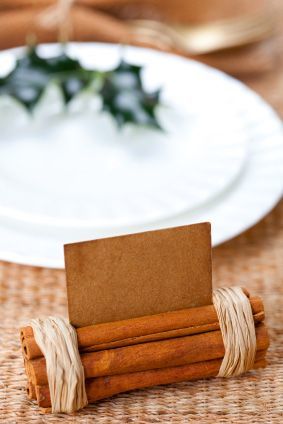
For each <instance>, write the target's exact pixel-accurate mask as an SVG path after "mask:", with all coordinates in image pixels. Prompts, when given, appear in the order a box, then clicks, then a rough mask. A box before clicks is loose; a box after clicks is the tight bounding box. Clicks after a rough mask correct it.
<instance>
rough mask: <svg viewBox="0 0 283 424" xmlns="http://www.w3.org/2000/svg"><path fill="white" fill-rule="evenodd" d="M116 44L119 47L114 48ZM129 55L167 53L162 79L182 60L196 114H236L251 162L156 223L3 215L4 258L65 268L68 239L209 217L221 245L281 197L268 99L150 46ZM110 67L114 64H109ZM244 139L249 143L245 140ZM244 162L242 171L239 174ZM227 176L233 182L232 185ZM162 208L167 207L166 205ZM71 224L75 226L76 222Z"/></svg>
mask: <svg viewBox="0 0 283 424" xmlns="http://www.w3.org/2000/svg"><path fill="white" fill-rule="evenodd" d="M98 48H101V49H104V48H105V47H104V46H98ZM111 48H114V49H115V47H111ZM113 51H114V50H113ZM132 52H134V53H132ZM128 54H129V55H130V54H136V57H137V58H138V59H139V61H140V62H141V63H143V61H144V60H145V58H146V57H149V56H150V57H151V60H152V61H154V60H158V61H160V60H161V58H162V57H163V56H166V60H167V64H168V66H167V68H166V69H164V68H163V69H162V74H161V75H160V76H159V77H160V80H162V78H165V77H164V74H165V73H166V72H167V71H168V72H170V74H171V75H172V73H171V68H170V66H169V65H170V63H171V62H174V61H177V62H178V63H180V75H178V79H179V80H180V79H181V77H182V78H183V77H184V75H183V76H182V72H181V68H182V67H183V66H184V67H185V69H186V72H187V73H186V75H189V76H190V78H187V80H188V81H189V82H188V84H189V85H190V89H191V92H192V93H193V92H195V93H199V95H198V96H197V95H193V94H192V96H193V98H194V99H195V101H196V103H195V104H194V105H193V106H192V110H191V113H192V115H193V114H194V113H196V114H197V113H199V112H201V105H202V104H203V105H205V104H208V105H209V107H210V108H212V107H213V108H214V110H217V111H218V113H220V111H223V118H222V121H226V117H227V120H228V119H229V122H231V121H233V117H234V118H235V121H233V122H238V123H240V124H238V125H235V126H232V128H233V130H234V129H235V128H236V130H237V131H236V134H237V136H238V134H239V140H247V141H248V148H249V156H248V160H246V161H245V155H243V156H242V159H241V161H239V162H238V163H240V166H239V168H238V171H237V172H235V173H234V176H233V177H232V178H230V179H227V180H226V190H224V187H225V184H223V185H222V189H220V190H216V191H215V192H214V193H213V196H210V197H209V196H208V197H207V200H208V198H210V201H209V202H207V203H206V204H202V205H201V206H198V207H196V208H195V209H191V210H190V211H188V212H186V213H180V214H178V215H177V214H176V215H175V216H173V217H171V218H169V219H160V220H159V221H155V222H152V223H149V222H148V223H147V224H143V225H128V226H123V227H120V228H118V227H116V228H114V227H113V228H110V227H107V226H106V227H104V226H101V227H99V228H93V229H92V230H91V229H90V228H89V227H85V228H83V227H80V228H78V227H74V228H73V229H72V231H70V232H69V233H68V234H66V233H65V231H66V228H65V229H63V231H62V229H61V227H59V226H58V227H56V225H55V226H54V225H53V224H54V223H53V222H52V223H51V224H52V225H50V223H48V222H45V223H41V221H40V220H41V218H42V217H41V216H40V217H39V220H38V222H37V223H34V222H30V223H28V220H27V221H25V225H23V221H22V217H20V219H14V218H15V217H14V218H13V219H11V217H10V216H7V217H6V218H5V217H4V216H2V218H1V219H0V257H1V259H6V260H10V261H16V262H21V263H28V264H32V265H41V266H50V267H63V243H65V242H70V241H76V240H83V239H92V238H96V237H102V236H109V235H115V234H125V233H130V232H136V231H144V230H147V229H153V228H162V227H168V226H174V225H182V224H187V223H192V222H199V221H206V220H208V221H211V222H212V230H213V244H214V245H216V244H219V243H221V242H223V241H225V240H228V239H229V238H231V237H233V236H235V235H237V234H239V233H240V232H242V231H244V230H245V229H247V228H249V227H250V226H251V225H253V224H254V223H256V222H257V221H258V220H259V219H261V218H262V217H263V216H264V215H265V214H266V213H267V212H268V211H269V210H270V209H271V208H272V207H273V206H274V205H275V203H276V202H277V201H278V200H279V199H280V197H281V196H282V187H283V166H282V163H283V137H282V125H281V121H280V120H279V118H278V117H277V116H276V114H275V113H274V112H273V111H272V109H271V108H270V107H269V106H268V105H267V104H266V103H265V102H263V101H262V100H261V99H260V98H259V97H258V96H257V95H256V94H255V93H253V92H252V91H251V90H249V89H248V88H246V87H245V86H244V85H242V84H241V83H239V82H237V81H235V80H233V79H232V78H230V77H228V76H226V75H225V74H223V73H221V72H218V71H215V70H213V69H211V68H208V67H206V66H204V65H201V64H198V63H195V62H192V61H187V60H184V59H179V58H175V57H174V56H169V58H170V59H168V55H164V54H163V53H155V52H152V51H149V50H146V49H139V50H138V49H134V48H127V51H126V55H128ZM148 55H149V56H148ZM154 58H155V59H154ZM114 59H115V58H114ZM164 60H165V59H164ZM106 65H107V66H109V63H106ZM106 65H105V66H106ZM172 66H173V65H172ZM154 83H156V82H155V81H152V84H154ZM207 97H208V98H207ZM185 100H186V99H184V102H185ZM187 100H188V99H187ZM212 100H213V102H212ZM197 101H198V103H197ZM207 102H208V103H207ZM212 103H213V105H212ZM194 108H195V109H194ZM204 108H205V106H204ZM239 117H240V118H241V119H240V120H239ZM203 126H204V127H205V126H206V121H203ZM234 135H235V133H234V132H232V133H231V132H230V133H228V134H227V138H229V137H232V138H233V137H234ZM241 143H242V144H243V145H244V141H242V142H241ZM206 147H207V145H206ZM243 163H244V169H243V172H241V173H239V170H240V168H241V166H242V165H243ZM210 177H211V175H207V176H206V179H207V180H208V181H209V180H210ZM212 177H213V176H212ZM228 180H229V184H228V185H227V182H228ZM231 182H232V185H231ZM217 193H218V194H217ZM182 195H184V193H183V194H182ZM149 203H150V202H149ZM163 207H164V208H165V209H166V208H167V205H164V206H163ZM16 218H17V217H16ZM35 224H36V225H35ZM48 224H49V225H48ZM69 224H71V225H73V224H74V223H73V222H72V223H69ZM69 224H68V225H69ZM74 229H76V231H74Z"/></svg>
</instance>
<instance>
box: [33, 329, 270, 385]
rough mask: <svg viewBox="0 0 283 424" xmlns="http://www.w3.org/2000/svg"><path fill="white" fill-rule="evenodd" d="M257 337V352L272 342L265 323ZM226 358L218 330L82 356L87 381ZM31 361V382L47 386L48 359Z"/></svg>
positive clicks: (258, 331)
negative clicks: (46, 360)
mask: <svg viewBox="0 0 283 424" xmlns="http://www.w3.org/2000/svg"><path fill="white" fill-rule="evenodd" d="M256 337H257V350H258V351H262V350H266V349H267V348H268V345H269V339H268V333H267V329H266V327H265V325H264V324H263V323H260V324H259V325H258V326H257V327H256ZM223 356H224V345H223V339H222V335H221V331H219V330H216V331H211V332H207V333H201V334H195V335H192V336H186V337H179V338H175V339H168V340H162V341H156V342H151V343H142V344H138V345H134V346H127V347H121V348H117V349H109V350H103V351H98V352H90V353H82V354H81V361H82V364H83V367H84V372H85V378H86V379H88V378H94V377H102V376H110V375H115V374H125V373H133V372H139V371H148V370H152V369H158V368H166V367H175V366H180V365H188V364H191V363H196V362H202V361H208V360H214V359H218V358H219V359H220V358H223ZM28 362H29V370H30V374H31V381H32V383H33V384H34V385H35V386H37V385H39V386H43V385H46V384H47V383H48V378H47V372H46V362H45V358H43V357H42V358H38V359H34V360H31V361H28Z"/></svg>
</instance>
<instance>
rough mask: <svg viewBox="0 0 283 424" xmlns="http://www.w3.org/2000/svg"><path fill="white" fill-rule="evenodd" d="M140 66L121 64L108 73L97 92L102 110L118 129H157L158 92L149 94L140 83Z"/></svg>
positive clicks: (122, 62) (158, 126) (123, 62)
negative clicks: (109, 115) (138, 126)
mask: <svg viewBox="0 0 283 424" xmlns="http://www.w3.org/2000/svg"><path fill="white" fill-rule="evenodd" d="M141 71H142V67H141V66H136V65H131V64H129V63H126V62H125V61H123V60H122V61H121V62H120V64H119V65H118V66H117V68H115V69H113V70H112V71H110V72H107V73H106V75H105V78H104V80H103V83H102V86H101V88H100V91H99V94H100V95H101V97H102V104H103V106H102V107H103V110H105V111H107V112H109V113H110V114H111V115H112V116H113V117H114V119H115V120H116V122H117V124H118V126H119V127H121V126H123V125H124V124H126V123H132V124H137V125H145V126H150V127H154V128H158V129H160V125H159V123H158V121H157V118H156V113H155V112H156V107H157V105H158V104H159V98H160V90H157V91H155V92H153V93H148V92H146V91H145V90H144V88H143V84H142V79H141Z"/></svg>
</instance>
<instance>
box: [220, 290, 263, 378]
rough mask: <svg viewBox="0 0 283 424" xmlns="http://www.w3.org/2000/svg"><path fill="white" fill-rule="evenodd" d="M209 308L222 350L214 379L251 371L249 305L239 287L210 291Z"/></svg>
mask: <svg viewBox="0 0 283 424" xmlns="http://www.w3.org/2000/svg"><path fill="white" fill-rule="evenodd" d="M213 304H214V307H215V309H216V313H217V316H218V319H219V324H220V329H221V333H222V337H223V343H224V347H225V354H224V358H223V361H222V364H221V367H220V369H219V373H218V377H232V376H236V375H240V374H242V373H244V372H246V371H248V370H250V369H251V368H252V367H253V364H254V360H255V354H256V334H255V325H254V319H253V312H252V308H251V304H250V301H249V299H248V298H247V296H246V295H245V293H244V292H243V290H242V289H241V287H229V288H220V289H216V290H214V292H213Z"/></svg>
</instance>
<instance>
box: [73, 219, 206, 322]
mask: <svg viewBox="0 0 283 424" xmlns="http://www.w3.org/2000/svg"><path fill="white" fill-rule="evenodd" d="M210 233H211V231H210V224H209V223H202V224H194V225H187V226H183V227H176V228H169V229H165V230H157V231H147V232H144V233H138V234H131V235H125V236H119V237H111V238H104V239H98V240H93V241H85V242H81V243H72V244H67V245H65V265H66V276H67V293H68V307H69V318H70V321H71V323H72V324H73V325H74V326H76V327H81V326H86V325H90V324H96V323H103V322H111V321H118V320H122V319H128V318H134V317H138V316H144V315H152V314H157V313H161V312H167V311H173V310H178V309H184V308H189V307H196V306H203V305H207V304H211V303H212V281H211V280H212V278H211V272H212V271H211V234H210Z"/></svg>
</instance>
